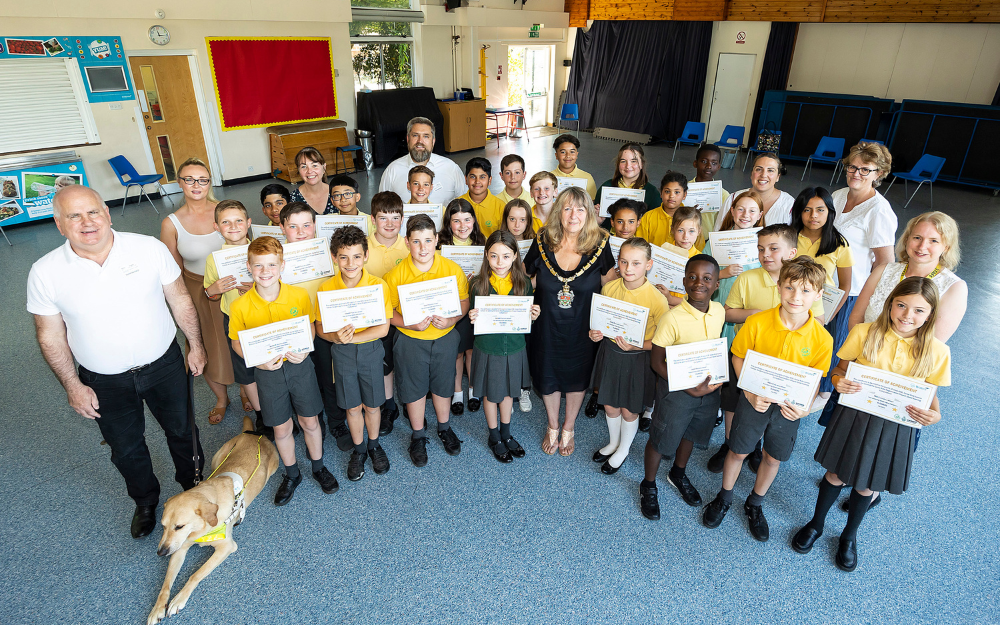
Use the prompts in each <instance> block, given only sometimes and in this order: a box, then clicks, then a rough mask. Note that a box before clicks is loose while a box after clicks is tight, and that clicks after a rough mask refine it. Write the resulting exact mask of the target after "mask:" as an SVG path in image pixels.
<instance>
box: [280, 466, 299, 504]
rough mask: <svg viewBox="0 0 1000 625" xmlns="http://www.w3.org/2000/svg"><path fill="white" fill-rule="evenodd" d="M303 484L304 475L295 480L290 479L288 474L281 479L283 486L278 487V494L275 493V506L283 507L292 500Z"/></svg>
mask: <svg viewBox="0 0 1000 625" xmlns="http://www.w3.org/2000/svg"><path fill="white" fill-rule="evenodd" d="M301 483H302V474H301V473H299V474H298V475H297V476H296V477H295V478H294V479H293V478H290V477H288V474H287V473H286V474H285V475H284V476H283V477H282V478H281V484H280V485H279V486H278V492H276V493H274V505H276V506H283V505H285V504H286V503H288V502H289V501H291V500H292V495H294V494H295V489H296V488H298V487H299V484H301Z"/></svg>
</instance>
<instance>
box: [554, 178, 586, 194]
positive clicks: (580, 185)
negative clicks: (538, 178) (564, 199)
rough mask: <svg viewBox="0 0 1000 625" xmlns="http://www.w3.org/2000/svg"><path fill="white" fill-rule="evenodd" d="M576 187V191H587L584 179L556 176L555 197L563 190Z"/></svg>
mask: <svg viewBox="0 0 1000 625" xmlns="http://www.w3.org/2000/svg"><path fill="white" fill-rule="evenodd" d="M570 187H576V188H577V189H583V190H584V191H586V190H587V179H586V178H570V177H568V176H556V195H559V194H560V193H562V192H563V191H564V190H566V189H568V188H570Z"/></svg>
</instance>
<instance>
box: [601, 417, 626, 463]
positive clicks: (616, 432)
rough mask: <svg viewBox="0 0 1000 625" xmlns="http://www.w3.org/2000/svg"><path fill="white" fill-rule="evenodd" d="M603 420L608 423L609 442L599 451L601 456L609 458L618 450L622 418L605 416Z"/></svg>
mask: <svg viewBox="0 0 1000 625" xmlns="http://www.w3.org/2000/svg"><path fill="white" fill-rule="evenodd" d="M604 418H605V419H606V420H607V421H608V434H609V435H610V439H611V442H609V443H608V444H607V445H605V446H604V447H601V450H600V451H601V454H602V455H604V456H610V455H611V454H613V453H615V450H616V449H618V441H619V440H621V432H622V416H621V415H618V416H617V417H614V418H612V417H609V416H607V414H605V416H604Z"/></svg>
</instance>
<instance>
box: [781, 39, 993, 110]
mask: <svg viewBox="0 0 1000 625" xmlns="http://www.w3.org/2000/svg"><path fill="white" fill-rule="evenodd" d="M998 82H1000V24H801V25H799V34H798V39H797V41H796V44H795V54H794V56H793V57H792V67H791V71H790V72H789V76H788V88H789V89H790V90H794V91H819V92H824V93H849V94H854V95H870V96H875V97H879V98H890V99H893V100H896V101H900V100H903V99H915V100H939V101H943V102H963V103H968V104H990V103H991V102H992V100H993V95H994V94H995V93H996V90H997V84H998Z"/></svg>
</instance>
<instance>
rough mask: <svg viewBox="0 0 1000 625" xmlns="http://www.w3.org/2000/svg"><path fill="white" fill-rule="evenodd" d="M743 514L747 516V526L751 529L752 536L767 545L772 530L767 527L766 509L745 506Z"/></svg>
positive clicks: (746, 504)
mask: <svg viewBox="0 0 1000 625" xmlns="http://www.w3.org/2000/svg"><path fill="white" fill-rule="evenodd" d="M743 512H745V513H746V515H747V525H748V526H749V527H750V534H751V535H752V536H753V537H754V538H756V539H757V540H759V541H760V542H762V543H766V542H767V539H768V538H770V537H771V529H770V528H769V527H768V525H767V518H766V517H764V509H763V508H761V507H760V506H751V505H750V504H748V503H744V504H743Z"/></svg>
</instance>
